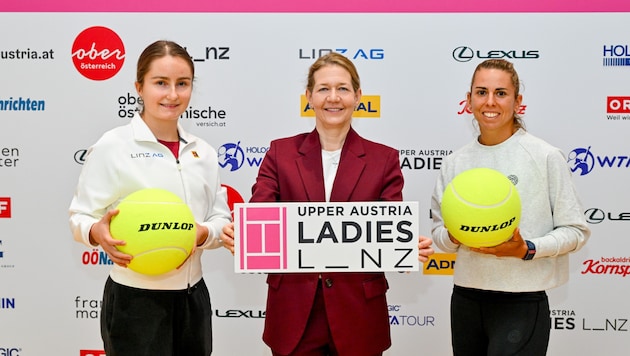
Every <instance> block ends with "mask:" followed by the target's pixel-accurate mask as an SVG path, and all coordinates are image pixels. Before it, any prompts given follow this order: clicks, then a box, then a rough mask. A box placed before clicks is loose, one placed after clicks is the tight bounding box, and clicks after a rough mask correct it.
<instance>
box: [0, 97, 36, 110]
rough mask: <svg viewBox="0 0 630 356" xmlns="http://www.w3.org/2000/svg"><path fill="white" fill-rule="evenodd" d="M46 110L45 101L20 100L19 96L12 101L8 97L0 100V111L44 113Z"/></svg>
mask: <svg viewBox="0 0 630 356" xmlns="http://www.w3.org/2000/svg"><path fill="white" fill-rule="evenodd" d="M44 110H46V101H45V100H37V99H31V98H22V97H21V96H20V97H19V98H17V99H14V98H13V97H12V96H10V97H9V98H8V99H2V98H0V111H44Z"/></svg>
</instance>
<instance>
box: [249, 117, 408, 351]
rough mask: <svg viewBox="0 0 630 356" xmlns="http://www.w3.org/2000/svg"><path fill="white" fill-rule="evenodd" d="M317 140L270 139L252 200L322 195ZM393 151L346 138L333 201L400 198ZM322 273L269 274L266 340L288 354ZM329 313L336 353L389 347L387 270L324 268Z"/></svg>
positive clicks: (400, 184)
mask: <svg viewBox="0 0 630 356" xmlns="http://www.w3.org/2000/svg"><path fill="white" fill-rule="evenodd" d="M321 150H322V148H321V144H320V142H319V134H318V133H317V131H316V130H313V131H312V132H311V133H303V134H300V135H297V136H293V137H288V138H283V139H278V140H274V141H272V142H271V145H270V147H269V151H268V152H267V154H266V155H265V158H264V160H263V162H262V164H261V166H260V169H259V171H258V177H257V178H256V183H255V184H254V186H253V187H252V198H251V200H250V202H276V201H282V202H323V201H325V200H326V199H325V192H324V178H323V168H322V153H321ZM398 157H399V156H398V151H396V150H395V149H393V148H391V147H387V146H384V145H381V144H378V143H375V142H371V141H368V140H366V139H363V138H362V137H360V136H359V135H358V134H357V133H356V132H355V131H354V129H352V128H351V129H350V131H349V132H348V135H347V137H346V140H345V143H344V146H343V149H342V151H341V157H340V161H339V166H338V169H337V175H336V178H335V181H334V184H333V188H332V192H331V196H330V201H336V202H347V201H379V200H385V201H401V200H402V189H403V175H402V171H401V169H400V162H399V158H398ZM319 276H320V273H285V274H282V273H273V274H269V275H268V276H267V284H268V291H267V312H266V318H265V329H264V332H263V340H264V341H265V343H266V344H267V345H268V346H269V347H271V348H272V349H273V350H274V351H276V352H279V353H282V354H288V353H290V352H292V351H293V350H294V349H295V347H296V346H297V345H298V342H299V341H300V339H301V337H302V334H303V333H304V330H305V327H306V323H307V321H308V316H309V313H310V311H311V307H312V304H313V300H314V297H315V292H316V290H317V284H318V283H320V279H319ZM321 278H322V279H321V281H322V282H324V283H323V293H324V299H325V301H326V311H327V314H328V321H329V325H330V329H331V333H332V337H333V340H334V342H335V346H336V348H337V350H338V351H339V354H340V355H343V356H346V355H372V354H375V353H379V352H382V351H384V350H386V349H387V348H389V347H390V346H391V339H390V330H389V315H388V310H387V300H386V298H385V293H386V292H387V289H388V284H387V280H386V279H385V274H384V273H381V272H376V273H375V272H370V273H362V272H361V273H351V272H336V273H321Z"/></svg>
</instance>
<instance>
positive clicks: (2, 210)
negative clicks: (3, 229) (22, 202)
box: [0, 197, 11, 218]
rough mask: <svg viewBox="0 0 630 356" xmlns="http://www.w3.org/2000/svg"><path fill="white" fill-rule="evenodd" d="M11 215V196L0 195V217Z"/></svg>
mask: <svg viewBox="0 0 630 356" xmlns="http://www.w3.org/2000/svg"><path fill="white" fill-rule="evenodd" d="M10 217H11V198H9V197H0V218H10Z"/></svg>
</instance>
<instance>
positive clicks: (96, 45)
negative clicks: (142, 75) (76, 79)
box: [72, 26, 125, 80]
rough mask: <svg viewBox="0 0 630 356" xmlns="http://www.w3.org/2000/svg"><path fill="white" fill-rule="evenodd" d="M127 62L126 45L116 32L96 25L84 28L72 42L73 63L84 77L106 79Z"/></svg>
mask: <svg viewBox="0 0 630 356" xmlns="http://www.w3.org/2000/svg"><path fill="white" fill-rule="evenodd" d="M124 62H125V46H124V45H123V42H122V40H121V39H120V37H118V35H117V34H116V32H114V31H112V30H110V29H109V28H107V27H101V26H94V27H90V28H87V29H85V30H83V32H81V33H79V35H78V36H77V38H75V39H74V43H73V44H72V63H74V67H75V68H76V69H77V70H78V71H79V73H81V75H83V76H84V77H86V78H88V79H92V80H106V79H109V78H111V77H113V76H114V75H116V73H118V72H119V71H120V69H121V68H122V66H123V63H124Z"/></svg>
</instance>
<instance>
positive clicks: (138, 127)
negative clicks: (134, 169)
mask: <svg viewBox="0 0 630 356" xmlns="http://www.w3.org/2000/svg"><path fill="white" fill-rule="evenodd" d="M131 128H132V130H133V138H134V139H135V140H136V141H150V142H158V141H157V139H156V138H155V135H153V132H151V129H150V128H149V126H147V124H146V122H144V120H142V117H140V114H139V113H136V114H135V115H134V116H133V118H132V119H131ZM177 132H178V133H179V140H180V141H181V142H183V143H189V142H193V141H195V138H194V137H193V136H192V135H190V134H189V133H188V132H186V131H185V130H184V129H183V128H182V126H181V125H180V123H179V122H178V123H177Z"/></svg>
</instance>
